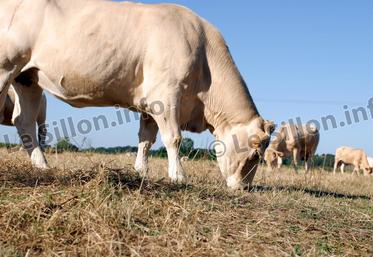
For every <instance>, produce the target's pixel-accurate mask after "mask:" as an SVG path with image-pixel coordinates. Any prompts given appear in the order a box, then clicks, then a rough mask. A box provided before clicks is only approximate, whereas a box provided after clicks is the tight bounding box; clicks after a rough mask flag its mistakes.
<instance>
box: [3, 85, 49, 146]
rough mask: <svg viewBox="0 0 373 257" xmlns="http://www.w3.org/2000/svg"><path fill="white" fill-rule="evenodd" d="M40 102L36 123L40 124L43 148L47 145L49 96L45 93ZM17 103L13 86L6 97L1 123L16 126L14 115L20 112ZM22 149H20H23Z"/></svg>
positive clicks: (39, 137)
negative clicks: (13, 119) (46, 122)
mask: <svg viewBox="0 0 373 257" xmlns="http://www.w3.org/2000/svg"><path fill="white" fill-rule="evenodd" d="M40 101H41V102H40V104H39V111H38V113H37V116H36V123H37V126H38V141H39V144H40V146H41V147H42V148H44V147H45V138H46V134H47V128H46V124H45V121H46V118H47V98H46V97H45V95H43V96H42V98H41V99H40ZM15 103H16V93H15V91H14V89H13V87H12V86H11V87H10V88H9V91H8V94H7V96H6V99H5V104H4V106H3V108H2V110H1V111H0V124H2V125H5V126H14V124H13V121H12V117H13V115H14V116H17V115H18V113H19V108H17V106H16V105H15ZM21 149H22V150H24V148H23V147H21ZM21 149H20V150H21Z"/></svg>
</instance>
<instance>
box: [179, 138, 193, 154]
mask: <svg viewBox="0 0 373 257" xmlns="http://www.w3.org/2000/svg"><path fill="white" fill-rule="evenodd" d="M193 150H194V142H193V140H192V139H190V138H187V137H186V138H183V140H182V141H181V145H180V155H182V156H188V155H190V153H191V152H193Z"/></svg>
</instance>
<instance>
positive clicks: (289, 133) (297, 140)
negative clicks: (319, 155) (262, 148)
mask: <svg viewBox="0 0 373 257" xmlns="http://www.w3.org/2000/svg"><path fill="white" fill-rule="evenodd" d="M319 141H320V133H319V130H318V129H317V127H316V126H314V125H313V124H309V125H302V126H299V125H295V124H285V125H282V126H281V128H280V129H279V131H278V132H276V133H275V134H274V138H273V140H272V141H271V143H270V145H269V146H268V148H267V150H266V152H265V155H264V160H265V162H266V164H267V167H268V169H270V170H273V169H280V168H281V165H282V162H283V158H285V157H292V158H293V164H294V167H295V169H296V168H297V166H298V163H299V161H304V162H305V170H306V171H308V170H309V169H310V168H311V165H312V157H313V156H314V155H315V153H316V150H317V147H318V145H319Z"/></svg>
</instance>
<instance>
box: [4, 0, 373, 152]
mask: <svg viewBox="0 0 373 257" xmlns="http://www.w3.org/2000/svg"><path fill="white" fill-rule="evenodd" d="M142 2H143V3H158V2H159V1H145V0H144V1H142ZM173 3H177V4H181V5H185V6H187V7H189V8H190V9H192V10H194V11H195V12H196V13H198V14H199V15H201V16H202V17H204V18H206V19H207V20H208V21H210V22H211V23H213V24H214V25H216V26H217V27H218V28H219V29H220V30H221V32H222V33H223V35H224V37H225V39H226V41H227V43H228V45H229V47H230V50H231V52H232V55H233V57H234V59H235V62H236V64H237V66H238V67H239V69H240V71H241V73H242V75H243V77H244V78H245V80H246V82H247V85H248V87H249V90H250V92H251V94H252V96H253V97H254V100H255V102H256V104H257V106H258V109H259V111H260V113H261V114H262V116H263V117H265V118H266V119H271V120H274V121H276V122H277V123H280V122H282V121H287V120H289V119H290V118H296V117H300V118H301V119H302V120H303V121H304V122H307V121H308V120H310V119H317V120H319V119H320V118H321V117H323V116H327V115H334V116H336V118H337V120H343V119H344V118H343V117H344V116H343V115H344V114H343V113H344V109H343V106H344V105H347V106H348V107H349V108H354V107H366V106H367V104H368V100H369V99H370V98H371V97H373V1H370V0H359V1H352V0H349V1H347V0H328V1H325V0H312V1H310V0H305V1H296V0H282V1H278V0H266V1H259V0H257V1H250V0H235V1H200V0H189V1H181V0H180V1H173ZM48 100H49V101H48V121H50V122H51V121H54V120H59V119H61V118H67V117H72V118H73V119H74V120H75V121H78V120H80V119H83V118H87V117H88V118H91V117H94V116H97V115H101V114H103V115H106V116H108V119H109V120H111V119H112V118H114V117H115V110H114V108H86V109H75V108H73V107H70V106H69V105H67V104H65V103H63V102H60V101H59V100H57V99H55V98H54V97H51V96H48ZM370 118H371V117H370ZM372 128H373V119H370V120H368V121H362V122H359V123H358V124H353V125H351V126H346V127H343V128H338V129H333V130H329V131H322V134H321V142H320V147H319V151H318V152H319V153H324V152H328V153H333V152H334V151H335V149H336V148H337V147H339V146H341V145H349V146H354V147H361V148H364V149H366V151H367V152H368V154H369V155H373V135H372ZM137 130H138V122H137V121H136V120H134V121H133V122H130V123H128V124H125V125H122V126H118V127H115V128H109V129H104V130H101V131H98V132H94V133H90V134H89V135H86V136H78V137H76V138H74V139H73V141H74V142H76V143H77V144H81V143H82V141H83V139H84V138H85V137H86V138H87V140H86V141H85V142H86V144H88V145H92V146H117V145H136V144H137ZM4 134H8V135H9V137H10V139H11V140H12V141H16V140H17V135H16V131H15V129H14V128H7V127H4V126H1V127H0V135H4ZM186 135H187V136H188V137H192V138H193V139H194V140H195V142H196V144H197V145H199V146H206V145H207V144H208V142H209V141H211V140H212V137H211V136H210V135H208V133H204V134H202V135H191V134H186ZM2 138H3V136H2V137H1V139H2ZM160 145H161V142H160V140H158V143H157V144H156V146H155V147H159V146H160Z"/></svg>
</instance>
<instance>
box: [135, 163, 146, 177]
mask: <svg viewBox="0 0 373 257" xmlns="http://www.w3.org/2000/svg"><path fill="white" fill-rule="evenodd" d="M148 170H149V169H148V167H147V166H143V165H135V171H136V172H137V174H139V176H140V177H146V176H147V175H148Z"/></svg>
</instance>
